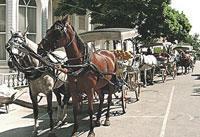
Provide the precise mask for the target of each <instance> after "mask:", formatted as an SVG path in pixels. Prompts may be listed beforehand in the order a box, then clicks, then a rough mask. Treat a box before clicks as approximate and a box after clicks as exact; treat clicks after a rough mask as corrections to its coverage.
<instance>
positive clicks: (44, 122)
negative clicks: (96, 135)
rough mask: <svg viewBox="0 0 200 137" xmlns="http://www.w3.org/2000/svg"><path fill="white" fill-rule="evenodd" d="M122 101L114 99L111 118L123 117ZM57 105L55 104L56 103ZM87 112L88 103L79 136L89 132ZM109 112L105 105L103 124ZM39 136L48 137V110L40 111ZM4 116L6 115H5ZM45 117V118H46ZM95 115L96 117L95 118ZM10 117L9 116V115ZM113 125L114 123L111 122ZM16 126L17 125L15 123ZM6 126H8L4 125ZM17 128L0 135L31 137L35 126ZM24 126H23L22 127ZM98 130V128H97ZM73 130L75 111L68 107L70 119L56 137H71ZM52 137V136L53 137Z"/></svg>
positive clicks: (83, 109)
mask: <svg viewBox="0 0 200 137" xmlns="http://www.w3.org/2000/svg"><path fill="white" fill-rule="evenodd" d="M119 100H120V99H113V104H114V105H113V106H111V110H110V117H114V116H120V115H122V114H123V113H122V108H121V101H119ZM134 102H135V101H134V99H132V101H129V102H128V103H134ZM54 103H55V102H54ZM97 109H98V102H96V103H94V111H95V115H96V113H97ZM87 110H88V105H87V102H84V104H83V105H82V111H81V112H80V114H79V116H78V117H79V123H80V124H79V130H78V131H79V134H80V135H81V134H84V133H86V132H88V131H89V116H88V114H87ZM106 110H107V104H106V103H105V104H104V106H103V111H102V119H101V123H102V124H103V123H104V119H105V114H106V112H107V111H106ZM39 111H40V113H39V117H40V118H39V121H40V123H39V136H38V137H48V131H49V130H48V128H49V126H48V125H49V118H48V115H47V114H46V109H43V108H42V109H40V110H39ZM3 115H4V114H3ZM5 115H6V114H5ZM44 115H45V116H44ZM95 115H94V116H95ZM8 116H9V114H8ZM53 116H54V118H56V110H55V109H54V115H53ZM22 119H29V120H30V119H33V114H30V115H26V116H24V117H22ZM95 119H96V117H94V120H95ZM31 122H32V125H33V124H34V122H33V120H31ZM111 123H112V121H111ZM13 124H16V123H13ZM4 126H6V125H4ZM16 126H17V127H16V128H13V129H10V130H7V131H4V132H1V133H0V137H30V136H31V135H32V131H33V126H25V127H24V126H23V127H20V125H17V124H16ZM21 126H22V125H21ZM96 128H98V127H96ZM72 130H73V109H72V106H69V107H68V118H67V124H65V125H63V126H62V127H60V128H58V129H56V130H55V133H56V136H55V137H63V136H64V137H70V136H71V132H72ZM51 137H52V136H51Z"/></svg>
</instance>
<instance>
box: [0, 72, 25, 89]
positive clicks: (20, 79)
mask: <svg viewBox="0 0 200 137" xmlns="http://www.w3.org/2000/svg"><path fill="white" fill-rule="evenodd" d="M3 84H4V85H5V84H6V85H7V87H13V88H18V87H19V88H20V87H26V86H27V85H28V82H27V80H26V79H25V76H24V74H23V73H17V72H16V73H15V72H14V73H0V85H3Z"/></svg>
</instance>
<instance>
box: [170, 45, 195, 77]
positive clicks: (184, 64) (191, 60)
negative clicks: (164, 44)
mask: <svg viewBox="0 0 200 137" xmlns="http://www.w3.org/2000/svg"><path fill="white" fill-rule="evenodd" d="M173 50H174V51H176V52H177V53H178V55H177V57H176V64H177V71H178V69H179V67H181V68H182V73H183V68H184V69H185V74H186V73H188V72H189V70H190V69H191V70H192V72H193V69H194V64H195V62H196V55H195V51H194V50H191V49H190V47H184V46H176V47H174V48H173Z"/></svg>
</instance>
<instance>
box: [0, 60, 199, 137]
mask: <svg viewBox="0 0 200 137" xmlns="http://www.w3.org/2000/svg"><path fill="white" fill-rule="evenodd" d="M194 73H200V62H197V64H196V66H195V70H194ZM130 95H132V93H130ZM199 105H200V81H199V80H198V79H196V77H192V76H191V73H190V74H187V75H179V76H177V77H176V80H172V78H170V77H168V78H167V81H166V83H162V82H160V81H157V82H156V84H154V85H153V86H149V87H147V88H143V89H142V93H141V97H140V101H138V102H136V103H130V104H128V110H127V113H126V114H124V115H121V114H120V111H121V109H120V108H119V107H117V106H114V107H113V109H112V110H111V115H112V116H111V126H110V127H104V126H101V127H98V128H95V133H96V137H200V130H199V127H200V108H199ZM10 110H11V111H10V113H9V114H4V113H2V114H0V120H1V122H0V137H29V136H30V134H31V131H32V129H33V119H32V110H31V109H27V108H23V107H20V106H17V105H11V106H10ZM86 110H87V109H84V110H83V112H82V115H81V116H80V117H81V119H82V120H81V122H80V129H79V131H80V137H86V136H87V134H88V130H89V128H88V121H87V120H88V117H87V114H86V112H87V111H86ZM40 111H41V112H40V128H41V129H42V131H41V132H40V134H41V135H40V137H47V132H44V131H43V130H45V129H47V128H48V117H47V116H46V115H45V111H44V110H40ZM71 117H72V109H71V108H69V120H68V122H69V123H68V124H67V125H65V126H63V127H62V128H60V129H57V130H56V135H57V137H69V136H70V133H71V131H72V126H73V123H72V122H73V121H72V118H71ZM103 119H104V117H103V118H102V120H103ZM102 122H103V121H102Z"/></svg>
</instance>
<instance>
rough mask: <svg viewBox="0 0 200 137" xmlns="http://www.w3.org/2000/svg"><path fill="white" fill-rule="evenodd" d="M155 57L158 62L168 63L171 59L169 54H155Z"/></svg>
mask: <svg viewBox="0 0 200 137" xmlns="http://www.w3.org/2000/svg"><path fill="white" fill-rule="evenodd" d="M154 56H155V57H156V59H157V60H158V61H166V60H168V59H169V57H170V56H169V54H167V53H154Z"/></svg>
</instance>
